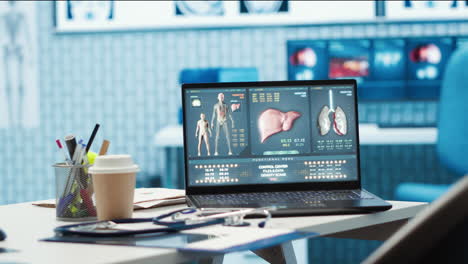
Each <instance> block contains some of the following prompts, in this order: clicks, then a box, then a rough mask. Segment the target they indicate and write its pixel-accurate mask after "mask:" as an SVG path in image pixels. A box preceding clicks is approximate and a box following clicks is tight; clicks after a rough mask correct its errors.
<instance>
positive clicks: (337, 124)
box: [317, 90, 348, 136]
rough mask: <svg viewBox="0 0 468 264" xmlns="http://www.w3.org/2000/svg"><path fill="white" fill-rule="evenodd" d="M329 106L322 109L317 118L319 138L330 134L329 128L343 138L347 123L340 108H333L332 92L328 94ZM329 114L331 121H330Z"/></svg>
mask: <svg viewBox="0 0 468 264" xmlns="http://www.w3.org/2000/svg"><path fill="white" fill-rule="evenodd" d="M328 100H329V105H325V106H323V107H322V110H321V111H320V113H319V116H318V122H317V123H318V124H317V125H318V128H319V132H320V135H321V136H325V135H327V134H328V132H330V129H331V127H333V131H335V133H336V134H337V135H339V136H345V135H346V134H347V132H348V131H347V130H348V128H347V121H346V114H345V112H344V111H343V109H342V108H341V107H339V106H338V107H336V108H335V107H334V105H333V91H332V90H329V92H328ZM330 114H331V117H332V118H331V120H330Z"/></svg>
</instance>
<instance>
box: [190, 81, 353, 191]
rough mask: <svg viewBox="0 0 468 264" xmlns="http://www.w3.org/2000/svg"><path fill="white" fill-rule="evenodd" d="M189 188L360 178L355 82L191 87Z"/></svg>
mask: <svg viewBox="0 0 468 264" xmlns="http://www.w3.org/2000/svg"><path fill="white" fill-rule="evenodd" d="M184 97H185V98H184V99H185V113H184V115H185V126H184V130H185V143H186V144H185V147H186V150H185V151H186V155H187V169H188V185H189V186H206V185H242V184H270V183H303V182H331V181H354V180H357V179H358V178H357V177H358V174H357V172H358V169H357V168H358V166H357V147H356V145H357V138H356V125H355V124H356V120H355V116H356V112H355V111H356V109H355V100H354V89H353V87H352V85H328V86H323V85H320V86H318V85H316V86H300V87H262V88H254V87H251V88H220V89H213V88H211V89H185V90H184Z"/></svg>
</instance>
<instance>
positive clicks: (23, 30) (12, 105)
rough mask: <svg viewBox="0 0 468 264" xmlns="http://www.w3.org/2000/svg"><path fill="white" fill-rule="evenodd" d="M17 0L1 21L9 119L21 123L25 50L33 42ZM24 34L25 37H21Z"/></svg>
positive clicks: (10, 4)
mask: <svg viewBox="0 0 468 264" xmlns="http://www.w3.org/2000/svg"><path fill="white" fill-rule="evenodd" d="M16 4H17V3H16V2H15V1H8V5H9V10H8V11H7V12H6V13H4V14H3V15H2V16H1V22H2V24H4V29H6V32H5V33H6V34H5V39H4V40H6V42H4V43H3V47H2V50H3V56H2V57H3V73H2V76H3V78H2V79H3V85H4V91H5V94H6V100H7V103H8V105H9V107H8V113H9V116H8V117H7V119H9V120H10V122H11V123H12V124H14V125H19V124H21V122H22V119H23V118H22V117H23V105H24V100H25V80H24V77H25V74H24V71H25V50H26V49H29V48H30V47H28V43H31V42H30V41H28V40H30V36H29V32H28V28H27V24H26V17H25V15H24V14H23V13H22V12H21V11H20V10H18V9H17V8H16ZM20 34H23V35H24V37H25V39H20V38H19V36H20Z"/></svg>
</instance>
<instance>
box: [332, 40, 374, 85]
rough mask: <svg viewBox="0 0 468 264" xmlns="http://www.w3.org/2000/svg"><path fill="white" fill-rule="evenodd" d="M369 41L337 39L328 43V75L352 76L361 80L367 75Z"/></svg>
mask: <svg viewBox="0 0 468 264" xmlns="http://www.w3.org/2000/svg"><path fill="white" fill-rule="evenodd" d="M369 48H370V42H369V41H368V40H337V41H330V43H329V62H328V77H329V78H330V79H344V78H349V77H353V78H355V79H357V80H358V83H359V82H362V81H363V80H365V79H367V78H368V77H369V59H370V53H369Z"/></svg>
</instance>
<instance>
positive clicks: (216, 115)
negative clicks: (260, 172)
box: [211, 93, 234, 156]
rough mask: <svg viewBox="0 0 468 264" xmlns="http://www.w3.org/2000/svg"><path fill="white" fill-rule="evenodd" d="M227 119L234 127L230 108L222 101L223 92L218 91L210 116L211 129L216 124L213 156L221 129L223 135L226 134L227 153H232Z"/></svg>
mask: <svg viewBox="0 0 468 264" xmlns="http://www.w3.org/2000/svg"><path fill="white" fill-rule="evenodd" d="M228 119H229V120H231V123H232V128H234V120H233V119H232V114H231V108H230V107H229V106H228V105H227V104H226V103H225V102H224V94H223V93H219V94H218V102H217V103H216V104H215V105H214V106H213V116H212V117H211V128H212V129H213V128H214V127H215V126H216V134H215V153H214V155H215V156H217V155H218V142H219V133H220V130H221V129H222V130H223V131H224V135H225V136H226V142H227V146H228V150H229V152H228V155H232V149H231V136H230V133H229V127H228ZM215 120H216V124H215Z"/></svg>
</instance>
